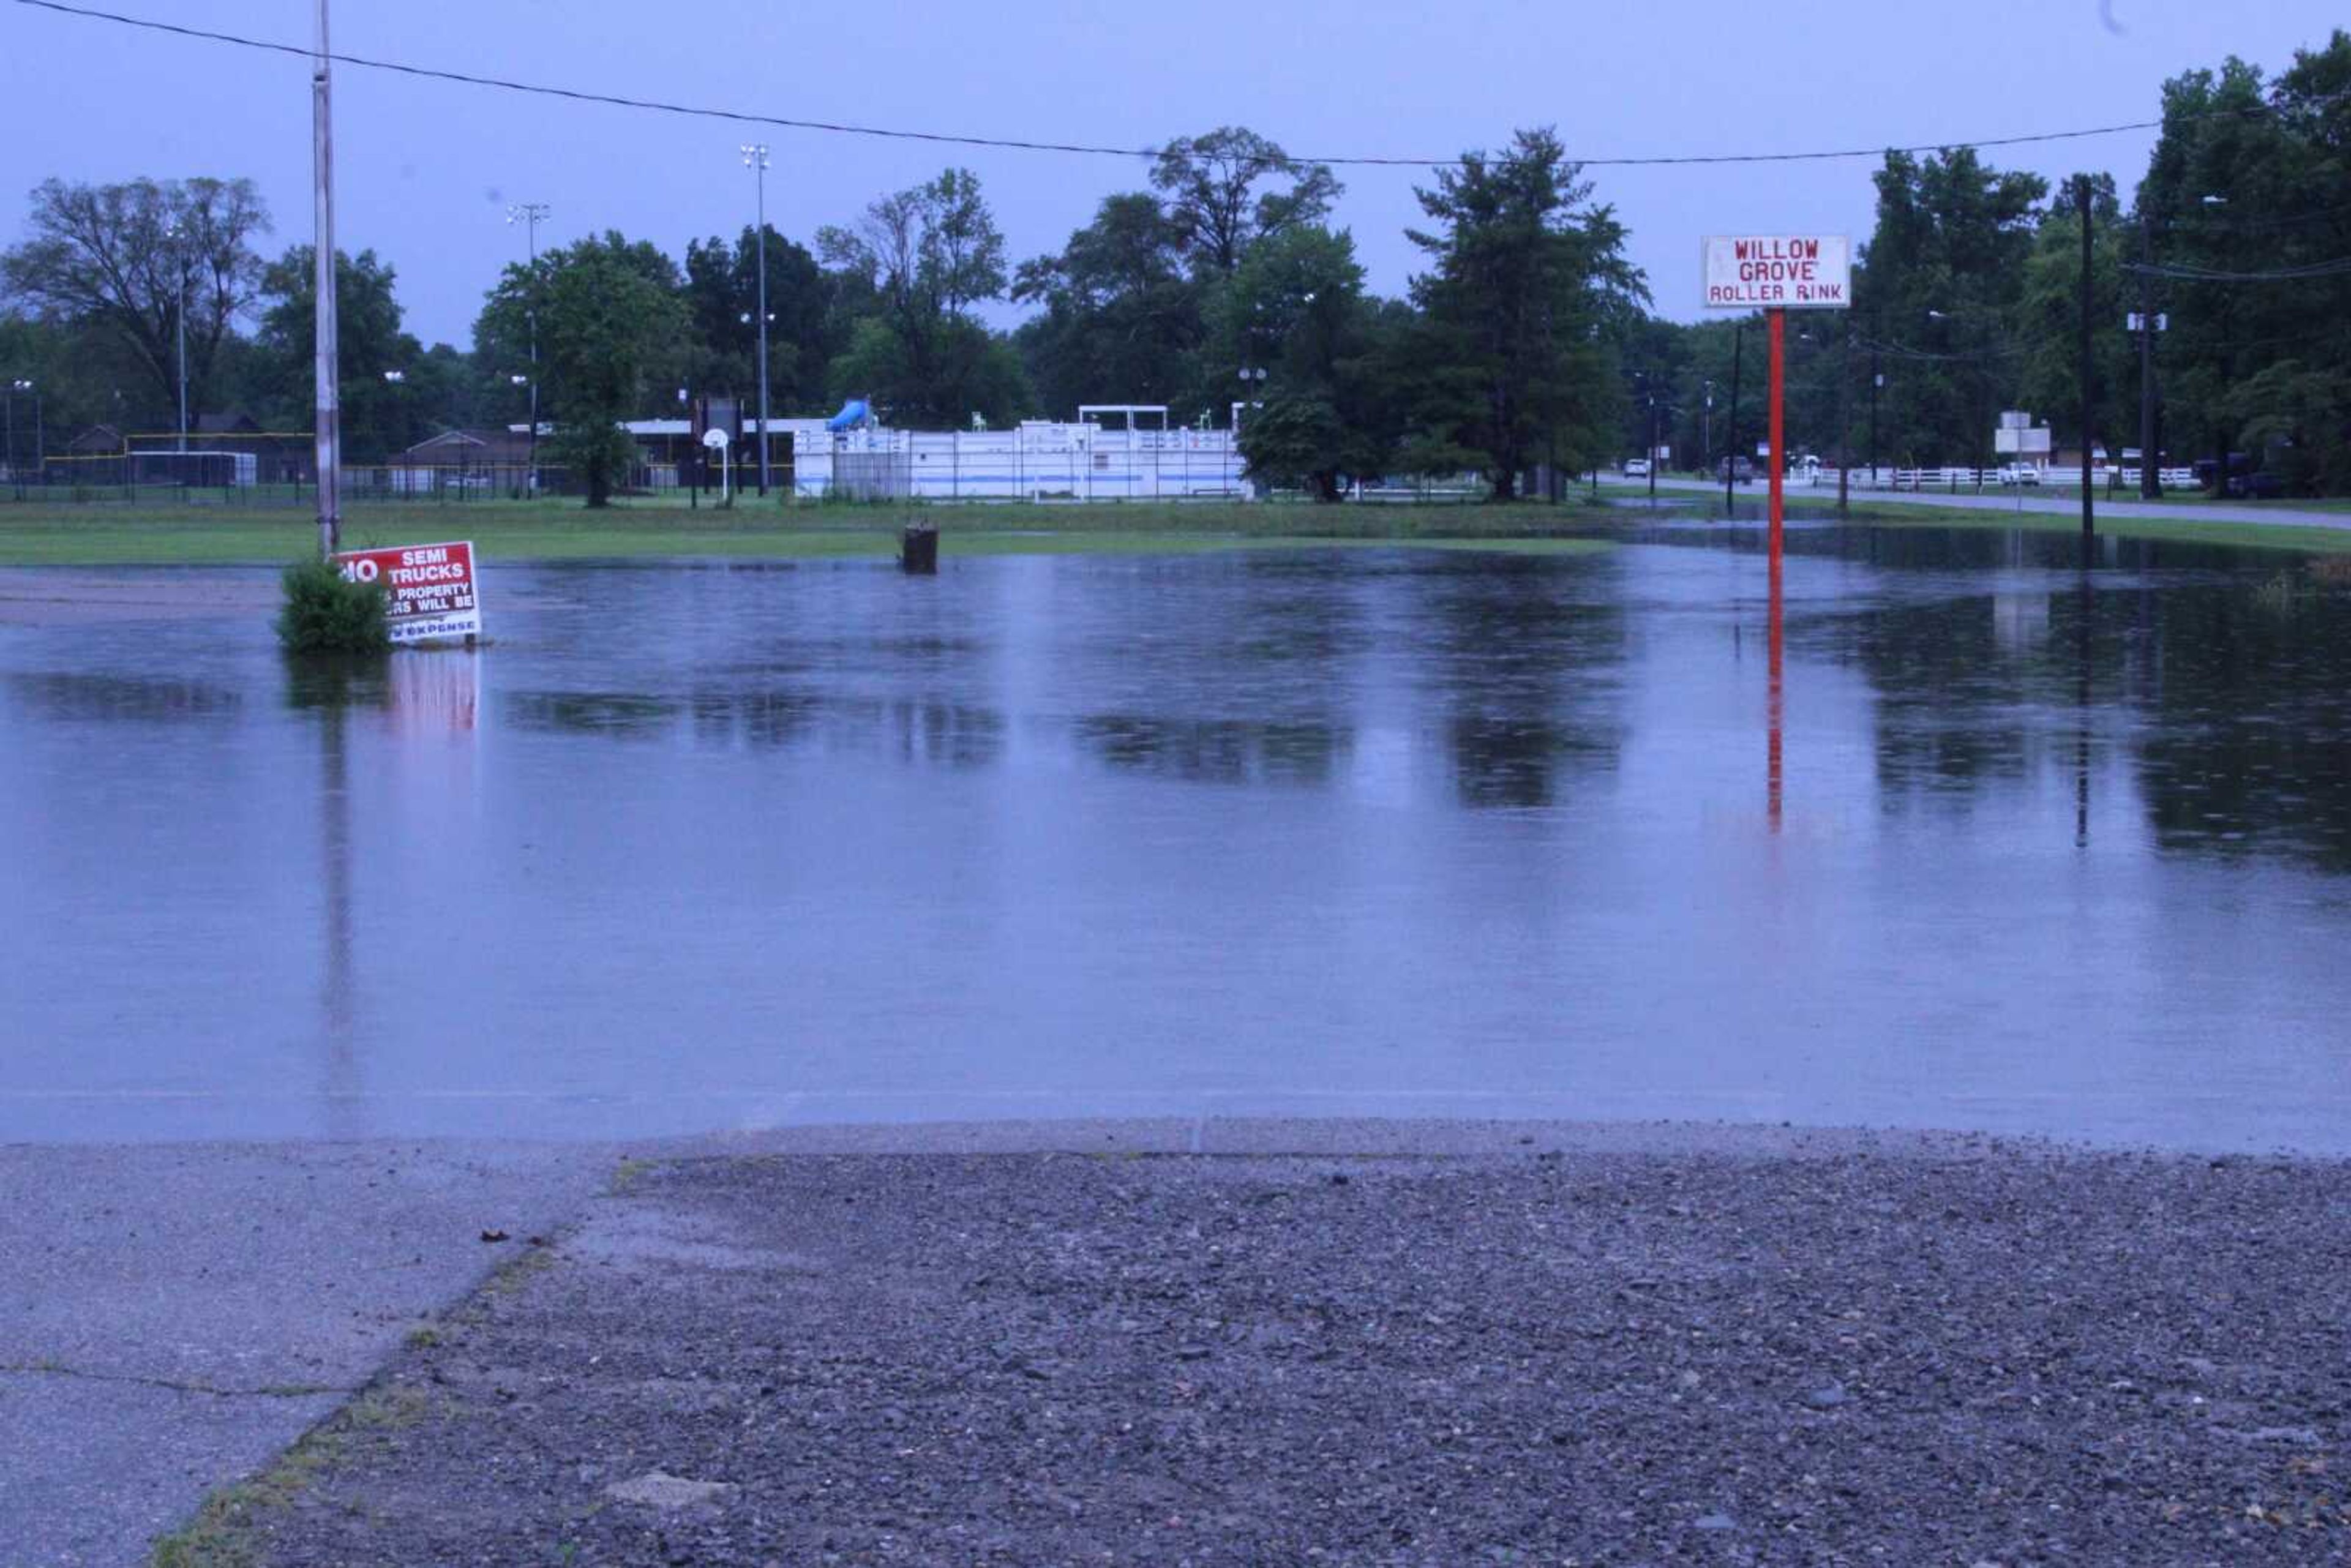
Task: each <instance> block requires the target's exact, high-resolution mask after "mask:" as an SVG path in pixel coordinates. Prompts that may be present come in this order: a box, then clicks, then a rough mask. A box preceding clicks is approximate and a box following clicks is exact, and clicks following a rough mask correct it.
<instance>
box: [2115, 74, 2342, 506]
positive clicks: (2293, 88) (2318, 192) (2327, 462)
mask: <svg viewBox="0 0 2351 1568" xmlns="http://www.w3.org/2000/svg"><path fill="white" fill-rule="evenodd" d="M2346 103H2351V35H2346V33H2344V32H2342V31H2340V30H2337V31H2336V32H2335V33H2334V34H2333V35H2332V36H2331V37H2329V39H2328V41H2327V43H2326V45H2325V47H2324V48H2320V49H2315V50H2303V51H2300V52H2298V53H2297V54H2296V55H2295V56H2294V64H2293V66H2292V67H2291V68H2289V69H2287V70H2286V71H2285V72H2284V73H2283V74H2282V75H2281V76H2280V77H2279V78H2277V79H2276V80H2275V82H2273V83H2265V81H2264V78H2263V76H2262V72H2261V70H2260V69H2259V68H2257V67H2254V66H2252V65H2250V64H2248V63H2246V62H2245V61H2242V60H2240V59H2236V58H2233V57H2232V58H2231V59H2229V60H2227V61H2225V62H2223V64H2222V65H2221V66H2220V68H2219V69H2218V70H2194V71H2189V72H2186V73H2184V74H2182V75H2180V76H2179V77H2175V78H2172V79H2171V80H2170V81H2168V82H2167V83H2165V85H2164V92H2163V130H2162V132H2161V134H2160V135H2159V136H2158V139H2157V141H2156V146H2155V150H2154V152H2153V153H2152V154H2151V155H2150V157H2149V160H2148V164H2147V177H2146V178H2145V180H2143V181H2142V182H2141V183H2140V185H2139V189H2138V202H2137V213H2136V214H2134V217H2135V227H2136V230H2137V233H2136V235H2135V236H2134V237H2135V239H2136V240H2137V245H2136V246H2135V250H2134V260H2135V265H2136V266H2137V267H2139V268H2142V269H2143V270H2140V271H2137V272H2135V273H2134V275H2133V279H2132V294H2133V299H2132V303H2133V306H2134V308H2136V306H2137V298H2138V292H2139V287H2140V284H2141V283H2142V281H2143V282H2144V283H2145V285H2146V287H2147V297H2148V298H2150V300H2151V302H2152V303H2153V305H2154V308H2156V309H2158V310H2161V311H2164V312H2165V313H2167V314H2168V316H2169V318H2170V330H2169V331H2168V332H2167V333H2165V334H2163V335H2162V337H2161V339H2160V340H2159V347H2158V358H2159V361H2160V364H2161V380H2162V388H2163V413H2164V419H2163V429H2164V443H2165V445H2166V446H2167V448H2168V451H2169V452H2170V454H2171V455H2172V458H2173V460H2174V461H2175V462H2177V461H2179V459H2180V458H2181V457H2182V456H2184V455H2187V454H2189V453H2193V454H2195V455H2198V456H2199V457H2202V458H2207V459H2210V460H2212V461H2213V464H2214V468H2213V471H2214V472H2215V473H2217V472H2219V471H2220V460H2221V459H2222V458H2223V457H2224V456H2225V455H2229V454H2233V453H2239V452H2241V453H2243V454H2244V458H2245V461H2247V462H2249V463H2250V464H2252V465H2259V466H2266V467H2271V468H2273V469H2274V470H2276V471H2279V472H2281V473H2283V475H2284V476H2286V477H2287V479H2288V482H2289V483H2291V484H2292V485H2294V486H2295V487H2296V488H2300V489H2305V490H2314V489H2329V490H2335V491H2346V490H2351V376H2346V371H2345V367H2346V364H2351V269H2346V268H2344V267H2341V266H2339V265H2337V264H2339V263H2340V262H2341V260H2342V259H2343V258H2344V257H2346V256H2351V195H2346V192H2351V110H2346Z"/></svg>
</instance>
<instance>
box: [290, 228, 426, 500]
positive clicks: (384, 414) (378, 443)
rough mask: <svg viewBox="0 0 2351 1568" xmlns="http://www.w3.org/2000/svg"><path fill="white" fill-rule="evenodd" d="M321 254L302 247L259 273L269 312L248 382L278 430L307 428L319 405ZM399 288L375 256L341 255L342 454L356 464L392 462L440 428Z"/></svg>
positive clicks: (338, 280)
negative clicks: (393, 457) (317, 334)
mask: <svg viewBox="0 0 2351 1568" xmlns="http://www.w3.org/2000/svg"><path fill="white" fill-rule="evenodd" d="M317 255H318V252H317V251H316V250H314V249H313V248H312V247H310V246H307V245H298V246H293V247H292V248H291V249H289V250H287V252H286V254H285V255H284V256H280V257H278V258H277V260H276V261H274V262H272V263H270V264H269V266H268V267H267V268H266V270H265V271H264V272H263V274H262V278H261V298H263V299H264V300H265V301H266V305H265V306H264V308H263V309H262V314H261V329H260V330H259V331H258V332H257V333H256V334H255V340H254V346H253V349H254V351H253V353H252V355H251V356H250V362H249V363H248V364H247V366H246V380H247V382H248V385H249V387H250V391H251V397H250V400H249V401H250V402H251V405H252V407H253V411H254V413H256V416H258V417H259V418H260V419H261V421H262V423H264V424H266V425H267V426H268V427H269V428H270V429H273V430H307V429H308V428H309V427H310V423H311V419H312V416H313V411H314V409H315V406H316V398H315V395H314V392H313V386H312V383H313V382H314V380H315V379H316V369H315V366H316V363H317V361H316V358H315V339H314V336H313V334H314V333H315V332H316V330H317V321H318V284H317V281H316V279H317V276H318V274H317V266H316V262H315V260H314V258H315V257H316V256H317ZM397 281H398V279H397V277H395V275H394V273H393V271H392V267H391V265H390V264H389V263H387V262H385V261H383V260H381V258H380V257H378V256H377V255H376V254H375V252H373V251H371V250H363V251H361V252H360V254H359V255H358V256H347V255H345V254H343V253H342V252H340V251H338V252H336V253H335V333H336V338H337V348H338V355H337V357H338V361H339V364H340V384H339V385H338V387H337V389H336V395H337V397H338V399H339V400H340V409H341V416H340V423H341V427H342V437H343V450H344V452H345V453H346V454H347V455H348V456H349V458H350V461H353V462H362V463H364V462H373V461H377V460H380V459H381V458H384V457H387V456H389V455H392V454H393V453H395V452H398V451H400V450H402V448H404V447H406V446H408V445H410V444H413V443H414V442H417V441H420V440H422V439H423V437H424V436H426V435H428V434H432V429H431V427H432V426H433V425H434V423H437V421H436V419H435V417H434V414H435V412H436V411H434V409H433V408H432V407H431V406H430V405H429V404H428V403H426V402H424V400H423V393H424V392H425V391H426V387H425V384H424V382H423V380H422V379H419V378H420V377H421V376H422V375H423V374H428V373H429V372H423V371H422V370H421V367H422V364H423V358H424V349H423V345H422V344H420V343H419V342H418V341H417V340H416V339H415V338H414V337H413V336H412V335H411V334H409V333H408V332H406V331H404V330H402V328H401V317H402V311H401V307H400V298H399V295H398V293H397V290H396V284H397ZM393 376H397V377H398V378H399V379H398V380H397V381H394V380H392V379H390V378H391V377H393Z"/></svg>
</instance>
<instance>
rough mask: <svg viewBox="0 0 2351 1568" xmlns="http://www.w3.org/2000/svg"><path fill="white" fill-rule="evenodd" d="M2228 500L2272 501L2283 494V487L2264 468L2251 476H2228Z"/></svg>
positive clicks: (2274, 476)
mask: <svg viewBox="0 0 2351 1568" xmlns="http://www.w3.org/2000/svg"><path fill="white" fill-rule="evenodd" d="M2228 494H2229V498H2230V499H2231V500H2235V501H2274V500H2276V499H2277V498H2278V497H2281V496H2283V495H2284V494H2285V486H2284V484H2283V483H2282V482H2281V481H2280V480H2279V478H2278V476H2276V475H2274V474H2273V473H2271V472H2270V471H2269V470H2268V469H2266V468H2262V469H2257V470H2255V471H2254V472H2252V473H2251V474H2231V475H2230V476H2229V490H2228Z"/></svg>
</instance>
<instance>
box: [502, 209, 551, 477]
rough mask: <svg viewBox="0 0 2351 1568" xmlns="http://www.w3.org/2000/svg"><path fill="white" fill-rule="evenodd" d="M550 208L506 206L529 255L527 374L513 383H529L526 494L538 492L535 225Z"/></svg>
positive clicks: (525, 315) (525, 314)
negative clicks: (525, 238) (524, 238)
mask: <svg viewBox="0 0 2351 1568" xmlns="http://www.w3.org/2000/svg"><path fill="white" fill-rule="evenodd" d="M549 210H550V209H549V207H548V204H546V203H545V202H511V203H508V204H507V226H508V227H512V226H513V225H516V224H520V225H523V229H524V232H525V233H526V235H528V249H529V255H530V298H531V301H532V302H531V303H530V304H528V305H526V306H525V307H524V308H523V319H524V320H526V321H527V322H528V323H529V325H530V374H529V375H528V376H517V377H516V378H515V384H516V385H517V386H520V385H522V384H523V383H524V382H529V384H530V475H529V488H530V494H531V495H532V496H533V497H537V496H538V225H540V224H541V223H542V222H544V221H545V220H546V217H547V214H548V213H549Z"/></svg>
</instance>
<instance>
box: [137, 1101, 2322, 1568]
mask: <svg viewBox="0 0 2351 1568" xmlns="http://www.w3.org/2000/svg"><path fill="white" fill-rule="evenodd" d="M1165 1135H1166V1137H1167V1138H1171V1139H1172V1138H1180V1137H1182V1136H1183V1134H1182V1130H1181V1129H1179V1128H1170V1129H1166V1130H1165ZM1510 1136H1511V1142H1510V1145H1509V1146H1508V1152H1500V1153H1491V1152H1489V1153H1473V1154H1456V1155H1436V1154H1429V1153H1423V1152H1415V1151H1412V1150H1410V1149H1401V1148H1400V1149H1398V1150H1397V1151H1395V1152H1394V1153H1390V1154H1387V1155H1377V1156H1366V1155H1363V1154H1360V1153H1348V1154H1343V1153H1327V1154H1326V1153H1295V1152H1290V1153H1226V1154H1215V1153H1210V1154H1207V1155H1193V1154H1186V1153H1172V1154H1152V1153H1143V1152H1139V1151H1138V1150H1137V1149H1136V1148H1135V1147H1134V1146H1133V1145H1121V1146H1119V1147H1116V1148H1108V1149H1105V1150H1103V1151H1102V1152H1099V1153H1094V1154H1084V1153H1060V1154H1054V1153H1034V1152H1031V1153H984V1152H966V1151H956V1150H953V1149H952V1145H946V1147H947V1148H948V1149H949V1150H950V1151H952V1152H938V1150H939V1148H940V1145H933V1146H934V1152H929V1153H913V1154H887V1153H878V1154H877V1153H841V1152H808V1151H807V1150H806V1149H805V1148H803V1149H802V1150H801V1151H800V1152H792V1153H782V1154H777V1153H733V1154H727V1155H708V1154H702V1155H696V1156H695V1157H676V1158H666V1159H663V1160H659V1161H654V1162H649V1163H643V1162H632V1163H629V1164H627V1165H625V1166H622V1167H621V1170H620V1175H619V1176H618V1177H617V1178H616V1180H615V1181H614V1183H613V1186H612V1190H611V1191H610V1192H609V1193H607V1194H606V1195H605V1196H603V1197H599V1198H596V1199H594V1200H592V1201H591V1202H590V1203H589V1204H588V1205H587V1207H586V1210H585V1212H584V1214H583V1216H582V1217H581V1218H580V1220H579V1221H578V1223H577V1224H576V1225H575V1226H574V1227H573V1228H570V1229H569V1230H568V1231H565V1232H563V1233H561V1234H559V1235H556V1236H554V1237H551V1238H550V1239H549V1245H546V1246H544V1247H539V1248H536V1249H529V1250H528V1252H527V1253H526V1254H525V1255H524V1256H523V1257H522V1258H521V1259H519V1260H517V1261H516V1262H514V1263H513V1264H511V1265H510V1266H509V1267H508V1268H507V1269H506V1270H503V1271H502V1272H501V1273H500V1274H499V1275H498V1276H496V1278H495V1279H494V1280H493V1281H491V1282H490V1283H489V1284H488V1285H487V1286H486V1287H485V1288H484V1289H482V1290H481V1291H478V1292H476V1293H475V1294H474V1295H473V1296H471V1297H470V1298H469V1299H467V1300H466V1301H464V1302H463V1303H462V1304H461V1305H459V1306H457V1307H456V1308H455V1309H453V1310H452V1311H450V1312H447V1313H446V1314H444V1316H443V1317H442V1318H441V1319H440V1320H438V1321H437V1322H434V1324H433V1325H432V1326H431V1328H430V1330H429V1332H428V1333H423V1334H420V1335H418V1336H416V1337H415V1338H414V1339H413V1341H412V1342H411V1343H408V1344H407V1345H406V1346H405V1347H404V1348H403V1349H402V1350H401V1351H400V1352H399V1353H398V1354H396V1355H395V1356H394V1358H393V1359H392V1362H391V1364H389V1365H388V1366H387V1367H386V1368H385V1369H384V1370H383V1371H382V1372H381V1375H379V1376H378V1377H377V1378H376V1380H375V1381H374V1382H373V1383H372V1384H371V1386H370V1388H369V1389H368V1391H367V1392H366V1393H365V1394H364V1395H362V1396H361V1397H360V1399H359V1400H358V1401H357V1402H356V1403H355V1404H354V1405H353V1406H351V1407H350V1408H349V1409H347V1410H346V1411H344V1412H343V1413H342V1414H340V1415H338V1416H335V1417H333V1418H331V1419H329V1420H328V1421H327V1422H326V1423H324V1424H323V1425H322V1426H321V1427H319V1428H317V1429H316V1430H315V1431H314V1432H313V1433H312V1435H311V1436H310V1437H308V1438H307V1439H305V1441H304V1442H303V1443H302V1444H301V1445H299V1446H298V1447H297V1448H296V1449H295V1450H294V1451H293V1452H292V1453H291V1454H290V1455H289V1456H288V1457H287V1458H286V1459H285V1460H284V1461H281V1464H280V1466H279V1467H278V1469H277V1471H276V1472H273V1474H272V1475H270V1476H266V1477H265V1478H263V1481H262V1483H261V1484H260V1485H259V1486H258V1487H256V1488H249V1489H247V1490H246V1491H244V1492H242V1493H239V1494H235V1495H233V1496H230V1497H227V1498H225V1499H224V1500H220V1501H217V1502H216V1503H215V1505H214V1507H213V1508H212V1509H210V1510H209V1511H207V1514H206V1516H205V1517H204V1520H203V1521H200V1524H199V1526H198V1527H197V1530H196V1531H195V1532H193V1533H192V1534H191V1535H190V1536H188V1537H185V1538H183V1540H184V1541H185V1542H189V1543H192V1544H194V1545H202V1546H204V1548H205V1549H206V1550H213V1549H218V1550H220V1551H224V1552H228V1551H234V1552H241V1553H246V1554H248V1555H247V1556H246V1557H244V1558H242V1559H230V1560H243V1561H251V1562H256V1563H270V1564H279V1565H289V1568H290V1565H296V1564H300V1565H311V1564H329V1563H332V1564H347V1563H422V1562H451V1563H455V1562H465V1563H541V1562H565V1563H629V1564H635V1563H696V1564H705V1563H709V1564H728V1563H745V1564H762V1563H793V1564H799V1563H836V1562H837V1563H898V1562H904V1563H1024V1564H1028V1563H1076V1562H1080V1561H1084V1562H1093V1563H1099V1562H1105V1561H1112V1562H1120V1563H1198V1564H1207V1563H1308V1562H1316V1561H1322V1562H1345V1563H1416V1564H1418V1563H1432V1564H1433V1563H1446V1564H1453V1563H1471V1562H1545V1563H1560V1562H1570V1561H1573V1562H1578V1563H1663V1562H1694V1563H1708V1562H1719V1563H1834V1562H1864V1561H1885V1562H1898V1563H1957V1564H1961V1565H1973V1564H1979V1563H2003V1564H2011V1565H2020V1564H2026V1563H2067V1562H2074V1563H2086V1562H2098V1563H2113V1562H2129V1563H2138V1564H2149V1563H2231V1564H2239V1563H2311V1562H2319V1561H2329V1560H2342V1559H2343V1558H2344V1556H2345V1555H2346V1553H2351V1504H2346V1501H2345V1497H2346V1492H2345V1485H2346V1482H2345V1479H2344V1469H2345V1466H2346V1463H2351V1457H2346V1451H2345V1442H2346V1437H2351V1356H2346V1349H2351V1346H2346V1322H2351V1314H2346V1309H2351V1166H2344V1165H2340V1164H2331V1163H2330V1164H2320V1163H2311V1162H2298V1161H2290V1160H2283V1159H2261V1158H2241V1157H2232V1158H2228V1159H2222V1160H2210V1159H2206V1158H2200V1157H2198V1158H2183V1157H2176V1156H2154V1155H2124V1154H2110V1153H2086V1152H2073V1151H2063V1150H2053V1149H2050V1148H2046V1147H2042V1146H2035V1145H2012V1144H2001V1143H1998V1142H1995V1141H1991V1140H1978V1139H1945V1140H1933V1139H1903V1140H1886V1141H1884V1142H1882V1143H1881V1142H1878V1141H1876V1140H1872V1139H1869V1138H1867V1137H1844V1138H1836V1139H1830V1140H1824V1141H1821V1142H1818V1143H1808V1142H1803V1141H1802V1140H1797V1141H1793V1142H1792V1141H1790V1140H1785V1139H1783V1140H1780V1141H1779V1142H1777V1143H1773V1142H1770V1141H1766V1140H1761V1139H1750V1138H1742V1137H1736V1136H1734V1137H1728V1138H1708V1137H1703V1136H1701V1137H1697V1138H1692V1139H1687V1140H1681V1141H1679V1142H1678V1143H1677V1142H1676V1140H1672V1139H1662V1140H1661V1139H1648V1140H1643V1139H1639V1138H1624V1137H1618V1138H1614V1139H1612V1138H1610V1137H1606V1136H1583V1137H1562V1138H1557V1139H1552V1138H1547V1137H1545V1136H1544V1135H1543V1134H1541V1133H1539V1132H1536V1131H1532V1130H1529V1131H1524V1132H1519V1133H1516V1134H1510ZM1195 1137H1196V1134H1195ZM1152 1141H1155V1142H1156V1141H1162V1140H1152ZM1259 1141H1260V1142H1263V1143H1267V1144H1269V1145H1271V1144H1278V1143H1279V1142H1280V1141H1281V1140H1279V1139H1271V1138H1264V1139H1260V1140H1259ZM191 1560H193V1559H191Z"/></svg>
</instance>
